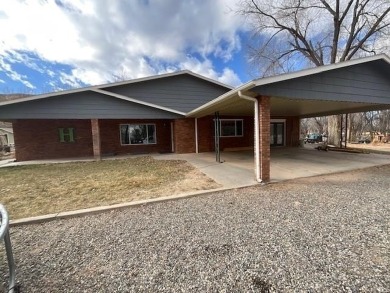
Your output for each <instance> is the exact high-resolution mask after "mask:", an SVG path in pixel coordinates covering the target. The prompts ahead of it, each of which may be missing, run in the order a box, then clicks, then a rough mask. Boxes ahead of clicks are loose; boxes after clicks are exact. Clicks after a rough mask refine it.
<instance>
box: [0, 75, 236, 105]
mask: <svg viewBox="0 0 390 293" xmlns="http://www.w3.org/2000/svg"><path fill="white" fill-rule="evenodd" d="M182 74H189V75H192V76H194V77H197V78H200V79H203V80H205V81H208V82H211V83H214V84H216V85H219V86H223V87H226V88H230V89H233V87H231V86H229V85H226V84H223V83H221V82H219V81H215V80H212V79H211V78H207V77H204V76H202V75H199V74H196V73H193V72H192V71H189V70H182V71H176V72H171V73H165V74H160V75H153V76H148V77H142V78H137V79H131V80H127V81H120V82H115V83H107V84H101V85H94V86H88V87H83V88H77V89H71V90H64V91H58V92H52V93H46V94H41V95H36V96H35V95H33V96H27V97H23V98H19V99H14V100H9V101H3V102H0V106H5V105H11V104H17V103H22V102H29V101H35V100H40V99H45V98H50V97H55V96H61V95H69V94H75V93H79V92H84V91H90V90H95V89H101V88H107V87H115V86H120V85H126V84H132V83H137V82H143V81H148V80H155V79H159V78H165V77H173V76H177V75H182Z"/></svg>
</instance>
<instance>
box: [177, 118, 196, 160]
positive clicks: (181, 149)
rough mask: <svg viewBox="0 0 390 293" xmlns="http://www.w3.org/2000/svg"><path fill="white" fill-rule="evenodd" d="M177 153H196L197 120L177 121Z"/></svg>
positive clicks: (185, 119) (184, 119)
mask: <svg viewBox="0 0 390 293" xmlns="http://www.w3.org/2000/svg"><path fill="white" fill-rule="evenodd" d="M174 144H175V153H178V154H184V153H194V152H195V151H196V149H195V119H190V118H183V119H176V120H175V124H174Z"/></svg>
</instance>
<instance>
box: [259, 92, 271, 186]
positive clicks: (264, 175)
mask: <svg viewBox="0 0 390 293" xmlns="http://www.w3.org/2000/svg"><path fill="white" fill-rule="evenodd" d="M257 99H258V101H259V137H260V146H259V151H260V178H261V179H262V181H264V182H268V181H270V179H271V148H270V123H271V121H270V119H271V102H270V97H266V96H258V97H257Z"/></svg>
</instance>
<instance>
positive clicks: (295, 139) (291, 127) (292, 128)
mask: <svg viewBox="0 0 390 293" xmlns="http://www.w3.org/2000/svg"><path fill="white" fill-rule="evenodd" d="M299 122H300V121H299V117H288V118H287V119H286V145H287V146H292V147H296V146H299V127H300V123H299Z"/></svg>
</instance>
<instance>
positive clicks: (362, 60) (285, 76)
mask: <svg viewBox="0 0 390 293" xmlns="http://www.w3.org/2000/svg"><path fill="white" fill-rule="evenodd" d="M375 60H383V61H385V62H387V63H389V64H390V58H389V56H387V55H386V54H379V55H375V56H370V57H365V58H359V59H353V60H348V61H344V62H339V63H333V64H328V65H323V66H318V67H314V68H309V69H304V70H300V71H296V72H291V73H286V74H281V75H277V76H270V77H264V78H259V79H256V80H254V83H255V86H261V85H267V84H270V83H274V82H280V81H285V80H290V79H294V78H299V77H304V76H308V75H312V74H318V73H322V72H326V71H330V70H334V69H338V68H343V67H349V66H353V65H358V64H363V63H368V62H372V61H375Z"/></svg>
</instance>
